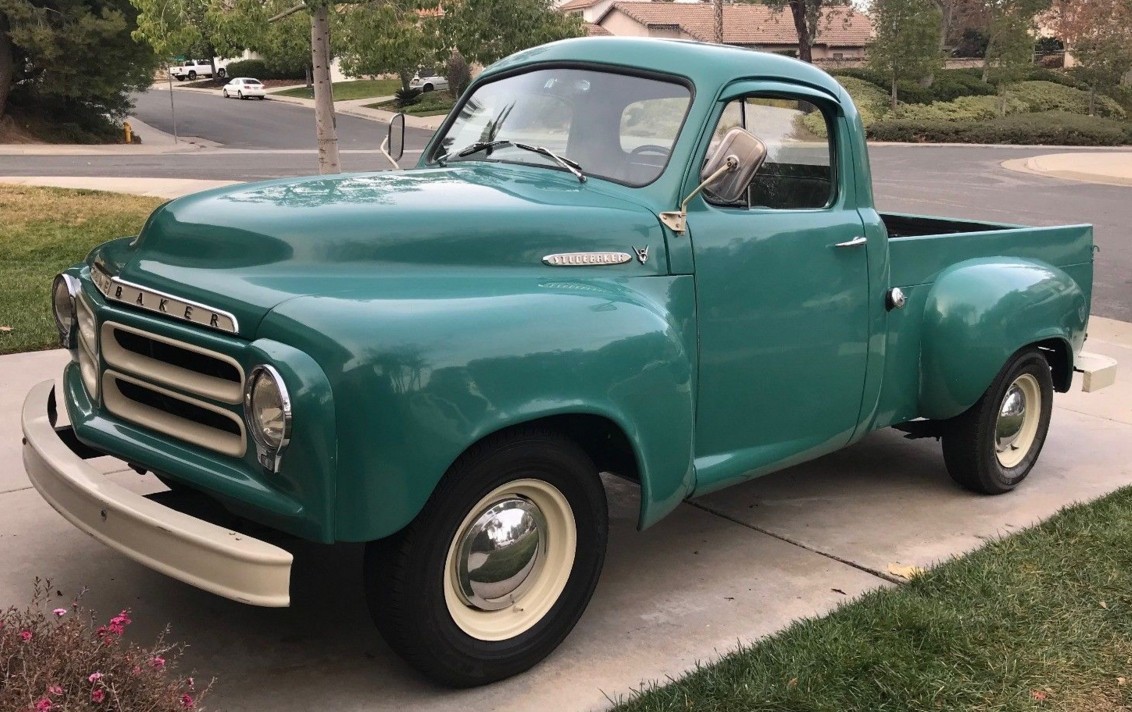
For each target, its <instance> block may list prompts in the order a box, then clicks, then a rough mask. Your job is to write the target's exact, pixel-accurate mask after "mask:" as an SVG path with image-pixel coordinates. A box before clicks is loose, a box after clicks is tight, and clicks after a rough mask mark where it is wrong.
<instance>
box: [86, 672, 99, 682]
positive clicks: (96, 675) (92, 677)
mask: <svg viewBox="0 0 1132 712" xmlns="http://www.w3.org/2000/svg"><path fill="white" fill-rule="evenodd" d="M86 679H87V682H98V681H99V680H101V679H102V673H100V672H92V673H91V674H90V675H88V676H87V678H86Z"/></svg>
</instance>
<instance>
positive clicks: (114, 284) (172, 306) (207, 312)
mask: <svg viewBox="0 0 1132 712" xmlns="http://www.w3.org/2000/svg"><path fill="white" fill-rule="evenodd" d="M90 278H91V281H92V282H94V286H95V287H97V288H98V291H100V292H102V296H104V297H106V298H107V299H110V300H113V301H116V302H122V303H124V304H131V305H133V306H135V307H138V308H141V309H145V310H147V311H151V312H156V313H158V314H165V315H167V316H170V317H173V318H174V319H178V320H180V321H188V322H192V323H194V324H198V325H200V326H207V327H211V328H213V329H217V330H219V331H226V332H228V333H230V334H235V333H238V332H239V330H240V327H239V323H238V322H237V321H236V317H235V316H234V315H233V314H230V313H229V312H226V311H222V310H220V309H214V308H212V307H210V306H207V305H204V304H201V303H200V302H194V301H190V300H188V299H183V298H181V297H175V296H173V295H172V294H166V293H165V292H159V291H157V290H156V289H150V288H149V287H143V286H141V285H140V284H134V283H133V282H127V281H126V280H124V279H119V278H118V277H112V276H110V275H109V274H107V273H106V271H105V270H104V269H102V268H101V267H99V266H98V265H97V264H96V265H94V266H93V267H92V268H91V270H90Z"/></svg>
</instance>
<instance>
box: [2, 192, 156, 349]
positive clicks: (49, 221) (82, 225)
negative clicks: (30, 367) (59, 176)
mask: <svg viewBox="0 0 1132 712" xmlns="http://www.w3.org/2000/svg"><path fill="white" fill-rule="evenodd" d="M161 202H162V201H161V200H160V199H158V198H139V197H136V196H131V195H120V194H117V193H100V192H96V191H91V190H60V189H57V188H31V187H24V186H5V185H0V225H3V226H4V229H3V230H2V231H0V285H3V287H4V288H3V290H0V354H7V353H14V352H16V351H36V350H39V349H47V348H53V347H55V346H57V345H58V333H57V332H56V330H55V321H54V319H53V318H52V316H51V280H52V279H53V278H54V277H55V275H56V274H57V273H59V271H61V270H62V269H64V268H66V267H69V266H71V265H73V264H75V263H76V262H80V261H82V259H83V258H84V257H86V255H87V253H88V252H90V250H91V248H93V247H94V246H95V245H98V244H99V243H102V242H106V241H107V240H111V239H113V238H115V237H122V236H124V235H135V234H137V232H138V230H140V229H141V226H142V224H143V223H144V222H145V219H146V217H147V216H148V215H149V214H150V212H152V211H153V209H154V208H156V207H157V206H158V205H160V204H161Z"/></svg>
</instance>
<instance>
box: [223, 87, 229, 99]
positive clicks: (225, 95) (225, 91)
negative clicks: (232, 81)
mask: <svg viewBox="0 0 1132 712" xmlns="http://www.w3.org/2000/svg"><path fill="white" fill-rule="evenodd" d="M221 93H222V94H224V98H225V99H227V98H228V90H227V89H225V90H224V91H223V92H221Z"/></svg>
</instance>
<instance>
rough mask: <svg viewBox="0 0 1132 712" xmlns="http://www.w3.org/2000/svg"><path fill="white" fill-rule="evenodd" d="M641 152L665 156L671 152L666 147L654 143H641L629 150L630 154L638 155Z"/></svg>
mask: <svg viewBox="0 0 1132 712" xmlns="http://www.w3.org/2000/svg"><path fill="white" fill-rule="evenodd" d="M642 153H659V154H660V155H661V156H663V157H667V156H668V154H670V153H672V151H671V149H667V148H665V147H664V146H657V145H656V144H654V143H645V144H641V145H640V146H637V147H636V148H634V149H633V150H632V151H629V155H630V156H639V155H641V154H642Z"/></svg>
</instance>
